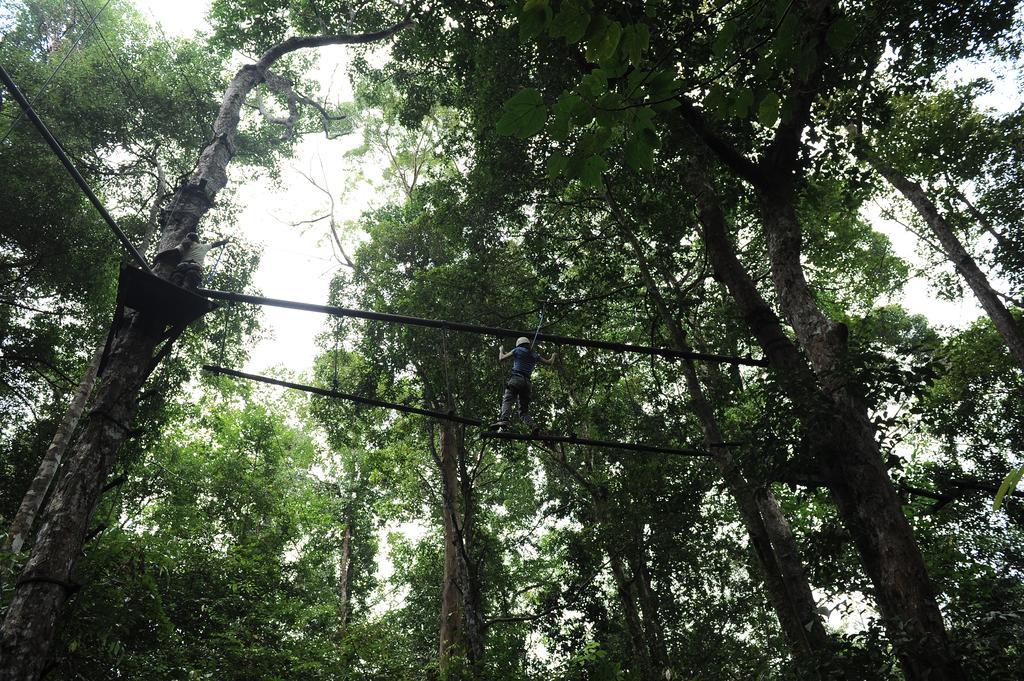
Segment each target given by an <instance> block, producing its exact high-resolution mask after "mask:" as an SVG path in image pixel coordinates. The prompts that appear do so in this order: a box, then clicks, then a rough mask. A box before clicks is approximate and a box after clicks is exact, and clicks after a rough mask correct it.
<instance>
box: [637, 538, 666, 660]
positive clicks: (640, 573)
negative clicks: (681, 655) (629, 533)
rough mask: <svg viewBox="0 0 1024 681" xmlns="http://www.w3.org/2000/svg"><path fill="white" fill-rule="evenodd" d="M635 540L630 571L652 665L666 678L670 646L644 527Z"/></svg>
mask: <svg viewBox="0 0 1024 681" xmlns="http://www.w3.org/2000/svg"><path fill="white" fill-rule="evenodd" d="M633 537H634V541H633V542H632V544H631V546H630V549H631V550H630V553H629V557H628V561H629V570H630V572H631V573H632V574H633V584H634V586H635V587H636V596H637V602H638V603H639V604H640V613H641V614H642V615H643V624H644V638H645V639H646V641H647V650H648V652H649V654H650V656H651V663H652V664H653V666H654V669H655V670H656V672H657V674H656V675H657V676H663V675H664V673H665V671H666V670H668V669H669V667H670V664H669V658H668V646H667V645H666V644H665V628H664V627H663V626H662V623H661V608H660V606H659V604H658V594H657V593H655V591H654V588H653V587H652V586H651V572H650V570H649V569H648V568H647V551H646V549H645V547H644V541H643V530H642V528H639V527H635V528H634V530H633Z"/></svg>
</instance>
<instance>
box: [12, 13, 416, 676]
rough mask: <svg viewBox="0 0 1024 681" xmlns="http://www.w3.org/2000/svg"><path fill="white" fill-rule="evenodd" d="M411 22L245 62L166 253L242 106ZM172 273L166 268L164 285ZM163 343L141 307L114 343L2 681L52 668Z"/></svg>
mask: <svg viewBox="0 0 1024 681" xmlns="http://www.w3.org/2000/svg"><path fill="white" fill-rule="evenodd" d="M409 24H410V22H408V21H404V22H402V23H400V24H398V25H396V26H393V27H391V28H389V29H387V30H385V31H381V32H379V33H368V34H361V35H323V36H312V37H293V38H289V39H287V40H285V41H283V42H281V43H278V44H277V45H274V46H273V47H271V48H270V49H269V50H268V51H267V52H265V53H264V54H263V55H262V56H261V58H260V60H259V61H258V62H257V63H255V64H249V65H246V66H243V67H242V68H241V69H239V71H238V72H237V73H236V74H235V77H234V78H233V79H232V81H231V83H230V84H229V85H228V88H227V90H226V91H225V93H224V98H223V100H222V102H221V106H220V110H219V111H218V114H217V119H216V121H215V122H214V139H213V141H212V142H211V143H210V144H209V145H207V147H206V148H205V149H203V151H202V154H201V155H200V158H199V163H198V165H197V166H196V169H195V171H194V172H193V173H192V176H191V177H190V178H189V180H188V182H186V183H185V185H184V186H182V187H180V188H179V189H178V190H177V191H176V192H175V197H174V199H173V200H172V202H171V208H170V210H169V211H168V212H167V213H165V215H164V221H163V225H162V234H161V240H160V248H161V250H163V249H166V248H172V247H174V246H176V245H177V244H178V243H180V242H181V240H182V239H183V238H184V236H185V235H186V234H187V233H188V232H192V231H196V229H197V226H198V224H199V221H200V219H201V218H202V217H203V216H204V215H205V214H206V213H207V211H209V210H210V208H211V207H212V206H213V201H214V199H215V198H216V195H217V193H218V192H219V191H220V190H221V189H223V188H224V186H225V185H226V184H227V166H228V164H229V163H230V162H231V159H232V157H233V156H234V153H235V137H236V134H237V130H238V121H239V116H240V112H241V108H242V103H243V102H244V101H245V98H246V96H247V95H248V94H249V93H250V92H251V91H252V90H253V88H255V87H256V86H257V85H259V84H260V83H261V82H263V80H264V79H265V78H266V73H267V70H268V69H269V68H270V67H271V66H272V65H273V64H274V63H275V62H276V61H277V60H278V59H280V58H281V57H283V56H284V55H286V54H289V53H291V52H294V51H296V50H299V49H303V48H309V47H320V46H324V45H336V44H351V43H367V42H373V41H377V40H383V39H385V38H388V37H390V36H391V35H393V34H394V33H395V32H397V31H399V30H401V29H402V28H405V27H406V26H408V25H409ZM172 269H173V267H172V266H171V265H169V264H166V263H159V264H158V265H157V266H156V267H155V268H154V272H155V274H156V275H157V276H159V277H162V278H164V279H168V278H169V277H170V273H171V271H172ZM157 343H158V340H157V339H156V338H153V337H152V336H151V335H149V334H148V333H146V332H145V331H144V329H143V324H141V323H140V319H139V315H138V314H137V313H135V312H134V311H131V312H129V313H128V314H127V315H126V321H125V323H124V324H123V325H122V326H121V328H120V330H119V331H118V333H117V334H116V336H115V337H114V338H113V339H112V344H111V351H110V355H109V359H108V363H107V366H106V369H105V372H104V374H103V376H102V377H100V379H99V385H98V386H97V388H96V396H95V399H94V403H93V407H92V409H91V410H90V411H89V415H88V420H87V423H86V426H85V427H84V428H83V429H82V430H81V431H80V433H79V435H78V437H77V438H75V440H74V443H73V444H72V446H71V448H70V455H69V458H68V462H67V465H66V466H65V471H64V473H63V474H62V475H61V477H60V480H59V482H58V483H57V486H56V488H55V490H54V492H53V494H52V495H51V496H50V500H49V502H48V503H47V505H46V508H45V511H44V514H43V516H44V520H43V524H42V526H41V527H40V529H39V533H38V535H37V540H36V545H35V547H34V549H33V552H32V556H31V558H30V559H29V561H28V563H27V564H26V565H25V568H24V570H23V571H22V574H21V576H20V578H19V579H18V582H17V584H16V588H15V592H14V595H13V597H12V600H11V603H10V605H9V607H8V609H7V614H6V617H5V619H4V623H3V627H2V628H0V681H36V680H37V679H38V678H39V676H40V673H41V672H42V670H43V669H44V668H45V665H46V663H47V660H48V658H49V654H50V648H51V646H52V645H53V637H54V633H55V631H56V628H57V616H58V613H59V611H60V608H61V606H62V605H63V604H64V601H65V600H67V597H68V594H69V590H70V587H71V584H70V580H71V575H72V572H73V570H74V566H75V563H76V561H77V559H78V556H79V554H80V553H81V550H82V544H83V542H84V540H85V535H86V532H87V525H88V522H89V518H90V516H91V515H92V511H93V509H94V508H95V506H96V503H97V501H98V500H99V496H100V491H101V490H102V488H103V483H104V481H105V480H106V478H107V476H108V475H109V474H110V471H111V470H113V468H114V465H115V464H116V462H117V452H118V449H119V447H120V446H121V444H122V443H123V442H124V440H125V438H126V437H127V436H128V425H127V424H129V423H131V420H132V418H133V417H134V415H135V409H136V401H137V399H138V394H139V390H140V389H141V387H142V384H143V383H144V381H145V379H146V377H147V375H148V368H149V364H150V362H151V360H152V357H153V351H154V349H155V347H156V345H157Z"/></svg>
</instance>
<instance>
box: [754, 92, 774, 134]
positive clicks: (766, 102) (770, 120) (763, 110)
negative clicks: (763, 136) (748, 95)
mask: <svg viewBox="0 0 1024 681" xmlns="http://www.w3.org/2000/svg"><path fill="white" fill-rule="evenodd" d="M778 118H779V96H778V95H777V94H775V93H774V92H769V93H768V94H766V95H765V96H764V99H762V100H761V104H760V105H759V106H758V107H757V120H758V121H759V122H760V123H761V125H763V126H764V127H766V128H770V127H771V126H773V125H775V121H777V120H778Z"/></svg>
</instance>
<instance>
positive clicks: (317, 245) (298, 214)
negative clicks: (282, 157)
mask: <svg viewBox="0 0 1024 681" xmlns="http://www.w3.org/2000/svg"><path fill="white" fill-rule="evenodd" d="M135 4H136V6H137V7H139V9H140V10H141V11H142V13H143V14H144V15H145V16H147V17H149V18H150V19H154V20H156V21H157V22H159V23H160V24H161V25H162V27H163V30H164V31H165V32H166V33H167V34H169V35H172V34H178V35H191V34H193V33H195V32H197V31H202V30H209V24H208V23H207V21H206V13H207V11H208V9H209V4H210V3H209V0H175V2H173V3H172V2H166V1H165V0H135ZM346 53H347V48H345V47H330V48H323V49H321V50H319V57H320V66H319V68H318V72H319V73H318V75H317V77H316V79H317V80H319V82H320V84H321V88H323V89H324V90H326V88H327V87H330V88H331V92H332V93H335V94H334V95H333V97H334V98H335V100H336V101H337V100H338V99H339V98H340V99H347V98H349V95H350V93H351V88H350V83H349V82H348V78H347V74H346V72H345V56H346ZM332 74H333V76H334V81H335V82H334V83H330V81H331V76H332ZM950 75H951V79H952V80H957V81H962V80H969V79H971V78H976V77H982V76H984V77H993V76H995V77H996V79H995V82H994V85H995V88H994V91H993V93H992V94H991V95H989V96H987V97H986V98H984V100H983V101H982V105H983V106H989V107H992V108H994V109H996V110H998V111H1002V112H1005V111H1008V110H1010V109H1012V108H1013V107H1015V106H1016V105H1017V104H1018V102H1019V101H1020V93H1019V92H1018V89H1017V84H1016V82H1015V77H1014V74H1012V73H1009V72H1006V71H1004V72H1002V73H998V72H993V69H992V68H991V66H990V65H978V64H960V65H958V66H957V67H955V68H954V69H951V74H950ZM357 143H358V139H357V137H356V136H355V135H350V136H348V137H345V138H342V139H338V140H327V139H326V138H325V137H324V136H323V135H322V134H311V135H308V136H306V138H305V139H304V140H303V141H302V142H301V144H300V145H299V148H298V151H297V153H296V156H295V158H294V159H292V160H291V161H289V162H286V166H285V167H284V168H282V172H281V179H280V182H279V183H276V184H274V185H271V184H270V183H269V182H267V181H266V180H262V181H257V182H248V183H242V184H237V183H236V184H234V185H233V186H234V189H235V190H236V192H237V199H238V201H239V203H240V204H241V205H243V206H245V210H244V212H243V213H242V215H241V216H240V218H239V222H238V230H237V232H238V233H240V234H242V235H244V236H245V237H246V238H248V239H251V240H253V241H255V242H257V243H261V244H263V245H264V247H265V251H264V257H263V259H262V261H261V263H260V266H259V269H258V270H257V272H256V275H255V285H256V287H257V288H259V289H260V290H261V291H262V292H263V294H264V295H267V296H270V297H274V298H287V299H293V300H301V301H306V302H312V303H322V302H325V301H326V299H327V290H328V284H329V282H330V279H331V276H332V274H333V272H334V268H335V263H334V262H333V261H332V259H331V250H330V246H329V244H327V243H326V242H325V241H323V236H324V230H323V228H322V227H318V226H314V227H313V228H311V229H309V230H307V231H306V232H305V233H302V231H301V230H300V229H297V228H294V227H290V226H287V225H285V224H282V222H295V221H298V220H305V219H309V218H313V217H317V216H319V215H322V213H323V212H322V209H323V207H324V205H325V197H324V196H323V194H322V193H320V192H319V191H318V190H317V189H316V188H314V187H312V186H311V185H310V184H309V182H308V181H307V180H305V179H304V178H303V177H302V176H301V174H300V173H299V172H297V170H296V169H303V170H304V171H305V172H306V173H307V174H309V173H312V174H313V175H314V176H316V177H317V178H318V179H319V180H322V177H321V175H320V162H321V160H322V162H323V166H324V169H325V170H326V173H327V177H328V181H329V183H330V188H331V189H332V191H333V192H334V193H335V199H336V200H338V199H339V190H340V189H341V186H342V184H343V183H344V181H345V174H346V171H345V169H344V168H343V164H342V162H341V158H340V157H341V155H342V154H343V153H344V152H345V151H346V150H348V149H350V148H351V147H353V146H354V145H355V144H357ZM364 170H366V169H365V168H364ZM379 172H380V168H370V169H369V174H370V175H371V176H372V175H377V174H379ZM373 200H374V198H373V196H372V194H371V189H370V188H369V187H368V186H366V185H364V186H363V187H362V190H361V191H359V192H356V193H355V194H354V195H352V196H349V197H348V198H347V200H345V201H341V202H339V203H338V206H337V214H338V218H339V220H347V219H354V218H356V217H357V216H358V215H359V213H360V212H361V211H362V210H363V209H364V208H365V207H366V206H367V205H369V203H370V202H371V201H373ZM869 217H870V219H871V221H872V223H873V224H874V226H875V227H876V229H879V230H880V231H881V232H883V233H885V234H886V235H888V236H889V238H890V239H891V240H892V244H893V248H894V250H895V252H896V253H897V255H899V256H900V257H902V258H904V259H905V260H907V261H908V262H911V263H915V262H919V260H920V259H919V257H918V255H917V251H916V249H917V248H918V240H917V238H916V237H915V236H914V235H912V234H910V233H909V232H907V230H905V229H904V228H903V227H902V226H900V225H898V224H896V223H892V222H887V221H885V220H882V219H881V218H880V217H879V216H878V214H877V212H876V211H873V210H872V211H869ZM215 283H216V282H214V284H215ZM997 285H998V283H997ZM898 302H901V303H902V304H903V305H904V306H905V307H906V308H907V309H908V310H909V311H910V312H913V313H919V314H924V315H926V316H927V317H928V318H929V319H930V320H931V321H932V323H933V324H937V325H941V326H946V327H963V326H965V325H966V324H968V323H969V322H971V321H972V320H974V319H976V318H977V317H978V316H979V315H980V314H981V312H980V309H979V307H978V305H977V304H976V302H975V300H974V298H973V297H972V296H970V295H967V296H965V297H964V298H963V299H961V300H959V301H954V302H949V301H943V300H939V299H938V298H937V297H936V296H935V295H934V292H933V291H932V289H931V286H930V285H929V283H928V282H927V281H925V280H924V279H922V278H919V277H915V278H913V279H912V280H911V281H910V282H909V284H908V285H907V287H906V289H905V290H904V294H903V296H902V298H901V299H900V300H899V301H898ZM264 326H265V328H266V330H267V335H268V337H267V338H266V339H264V340H263V341H261V342H260V343H259V344H258V345H257V346H256V347H255V348H254V349H253V350H252V353H251V358H250V361H249V363H248V364H247V366H246V369H248V370H252V371H259V372H262V371H264V370H266V369H267V368H269V367H272V366H280V367H284V368H286V369H288V370H290V371H293V372H303V371H307V370H308V369H309V368H310V367H311V365H312V360H313V357H314V356H315V354H316V347H315V336H316V334H317V333H319V332H320V331H322V330H323V329H324V328H325V327H324V320H323V319H322V318H321V317H320V316H319V315H315V314H312V313H303V312H296V311H287V310H278V309H275V308H265V310H264Z"/></svg>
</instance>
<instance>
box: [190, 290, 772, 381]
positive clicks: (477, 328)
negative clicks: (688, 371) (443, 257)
mask: <svg viewBox="0 0 1024 681" xmlns="http://www.w3.org/2000/svg"><path fill="white" fill-rule="evenodd" d="M196 292H197V293H199V294H200V295H204V296H207V297H209V298H212V299H214V300H228V301H232V302H236V303H251V304H253V305H268V306H271V307H283V308H288V309H291V310H304V311H306V312H319V313H321V314H329V315H334V316H336V317H355V318H358V319H369V320H373V321H380V322H392V323H395V324H406V325H409V326H425V327H428V328H432V329H451V330H452V331H465V332H468V333H478V334H482V335H485V336H498V337H517V336H526V337H530V336H531V335H532V333H533V332H529V331H517V330H515V329H503V328H500V327H496V326H481V325H479V324H465V323H462V322H449V321H445V320H441V319H423V318H421V317H410V316H408V315H400V314H389V313H386V312H371V311H368V310H356V309H353V308H348V307H337V306H334V305H316V304H313V303H301V302H297V301H293V300H281V299H279V298H265V297H263V296H253V295H248V294H245V293H233V292H231V291H214V290H210V289H198V290H197V291H196ZM537 340H540V341H546V342H548V343H553V344H555V345H575V346H577V347H581V348H597V349H600V350H613V351H616V352H629V353H635V354H640V355H655V356H658V357H664V358H666V359H692V360H699V361H702V362H718V363H721V364H745V365H748V366H759V367H766V366H768V360H767V359H754V358H753V357H750V356H747V357H735V356H733V355H715V354H710V353H706V352H685V351H682V350H671V349H668V348H654V347H649V346H646V345H633V344H632V343H614V342H611V341H602V340H591V339H589V338H571V337H569V336H556V335H553V334H549V333H539V334H537Z"/></svg>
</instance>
